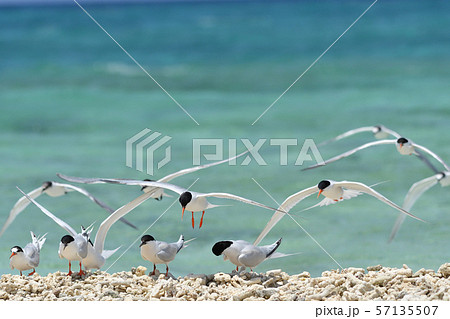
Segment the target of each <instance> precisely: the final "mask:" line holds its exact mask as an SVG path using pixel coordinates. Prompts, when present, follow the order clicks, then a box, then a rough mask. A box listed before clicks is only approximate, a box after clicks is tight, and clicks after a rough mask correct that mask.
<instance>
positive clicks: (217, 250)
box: [212, 240, 233, 256]
mask: <svg viewBox="0 0 450 319" xmlns="http://www.w3.org/2000/svg"><path fill="white" fill-rule="evenodd" d="M232 244H233V242H232V241H230V240H224V241H219V242H217V243H215V244H214V246H213V248H212V252H213V254H214V255H216V256H220V255H222V253H223V251H224V250H225V249H227V248H228V247H230V246H231V245H232Z"/></svg>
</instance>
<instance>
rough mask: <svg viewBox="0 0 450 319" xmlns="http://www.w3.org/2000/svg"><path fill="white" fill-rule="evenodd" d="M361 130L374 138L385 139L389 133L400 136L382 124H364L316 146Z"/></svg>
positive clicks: (396, 136)
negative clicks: (370, 133)
mask: <svg viewBox="0 0 450 319" xmlns="http://www.w3.org/2000/svg"><path fill="white" fill-rule="evenodd" d="M363 132H372V133H373V136H374V137H375V138H376V139H385V138H388V137H389V135H391V136H393V137H395V138H400V137H401V135H400V134H398V133H397V132H395V131H393V130H391V129H388V128H387V127H386V126H384V125H375V126H364V127H359V128H356V129H353V130H349V131H347V132H345V133H342V134H341V135H338V136H336V137H333V138H331V139H329V140H326V141H324V142H322V143H320V144H319V145H317V146H318V147H320V146H323V145H326V144H328V143H331V142H335V141H339V140H342V139H343V138H346V137H349V136H352V135H355V134H358V133H363Z"/></svg>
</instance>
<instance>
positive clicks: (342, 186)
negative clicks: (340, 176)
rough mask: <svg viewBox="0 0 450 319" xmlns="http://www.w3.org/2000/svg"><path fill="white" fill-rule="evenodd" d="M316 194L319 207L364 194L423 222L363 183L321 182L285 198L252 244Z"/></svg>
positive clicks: (261, 238) (258, 241) (256, 242)
mask: <svg viewBox="0 0 450 319" xmlns="http://www.w3.org/2000/svg"><path fill="white" fill-rule="evenodd" d="M317 192H318V193H319V194H318V195H317V197H319V196H320V194H322V195H323V196H325V199H323V200H322V201H321V202H320V203H319V206H327V205H330V204H334V203H337V202H340V201H343V200H346V199H350V198H352V197H356V196H358V195H361V194H362V193H366V194H368V195H370V196H373V197H375V198H377V199H378V200H380V201H382V202H384V203H386V204H388V205H389V206H391V207H393V208H395V209H397V210H399V211H401V212H402V213H403V214H406V215H408V216H410V217H412V218H415V219H417V220H420V221H422V222H423V221H424V220H422V219H420V218H419V217H416V216H414V215H413V214H410V213H409V212H407V211H406V210H405V209H403V208H401V207H400V206H398V205H396V204H395V203H393V202H392V201H390V200H389V199H387V198H386V197H384V196H383V195H381V194H380V193H378V192H377V191H375V190H374V189H372V188H370V187H369V186H367V185H365V184H363V183H358V182H348V181H342V182H336V181H332V180H322V181H321V182H320V183H319V184H317V185H316V186H312V187H309V188H306V189H304V190H302V191H300V192H298V193H295V194H292V195H291V196H289V197H288V198H286V200H285V201H284V202H283V203H282V204H281V205H280V208H279V210H278V211H276V212H275V213H274V214H273V215H272V218H271V219H270V220H269V222H268V223H267V225H266V227H265V228H264V229H263V230H262V232H261V233H260V234H259V236H258V238H256V240H255V242H254V243H253V244H254V245H258V244H259V243H260V242H261V240H263V238H264V237H265V236H266V235H267V233H268V232H269V231H270V230H271V229H272V228H273V227H274V226H275V225H276V224H277V223H278V222H279V221H280V220H281V218H283V216H284V215H285V213H288V212H289V211H290V210H291V209H292V208H293V207H294V206H295V205H297V204H298V203H299V202H300V201H302V200H303V199H305V198H306V197H308V196H310V195H312V194H314V193H317Z"/></svg>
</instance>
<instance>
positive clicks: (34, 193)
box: [0, 186, 44, 237]
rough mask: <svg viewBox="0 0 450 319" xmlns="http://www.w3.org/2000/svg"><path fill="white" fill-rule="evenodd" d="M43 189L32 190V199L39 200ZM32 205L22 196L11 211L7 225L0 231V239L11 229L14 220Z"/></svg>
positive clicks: (29, 194)
mask: <svg viewBox="0 0 450 319" xmlns="http://www.w3.org/2000/svg"><path fill="white" fill-rule="evenodd" d="M43 189H44V188H43V187H42V186H40V187H38V188H36V189H34V190H32V191H31V192H29V193H28V196H29V197H30V198H33V199H35V198H38V197H39V196H40V195H41V194H42V191H43ZM29 204H30V201H29V200H28V199H27V198H26V197H25V196H22V197H21V198H19V200H18V201H17V202H16V203H15V204H14V206H13V208H12V209H11V211H10V212H9V216H8V218H7V219H6V222H5V224H4V225H3V227H2V230H1V231H0V237H1V236H2V235H3V233H4V232H5V230H6V229H7V228H8V227H9V225H11V223H12V222H13V221H14V219H15V218H16V217H17V216H18V215H19V214H20V213H21V212H22V211H23V210H24V209H25V208H26V207H27V206H28V205H29Z"/></svg>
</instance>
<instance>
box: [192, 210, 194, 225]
mask: <svg viewBox="0 0 450 319" xmlns="http://www.w3.org/2000/svg"><path fill="white" fill-rule="evenodd" d="M194 225H195V223H194V212H192V228H194Z"/></svg>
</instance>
